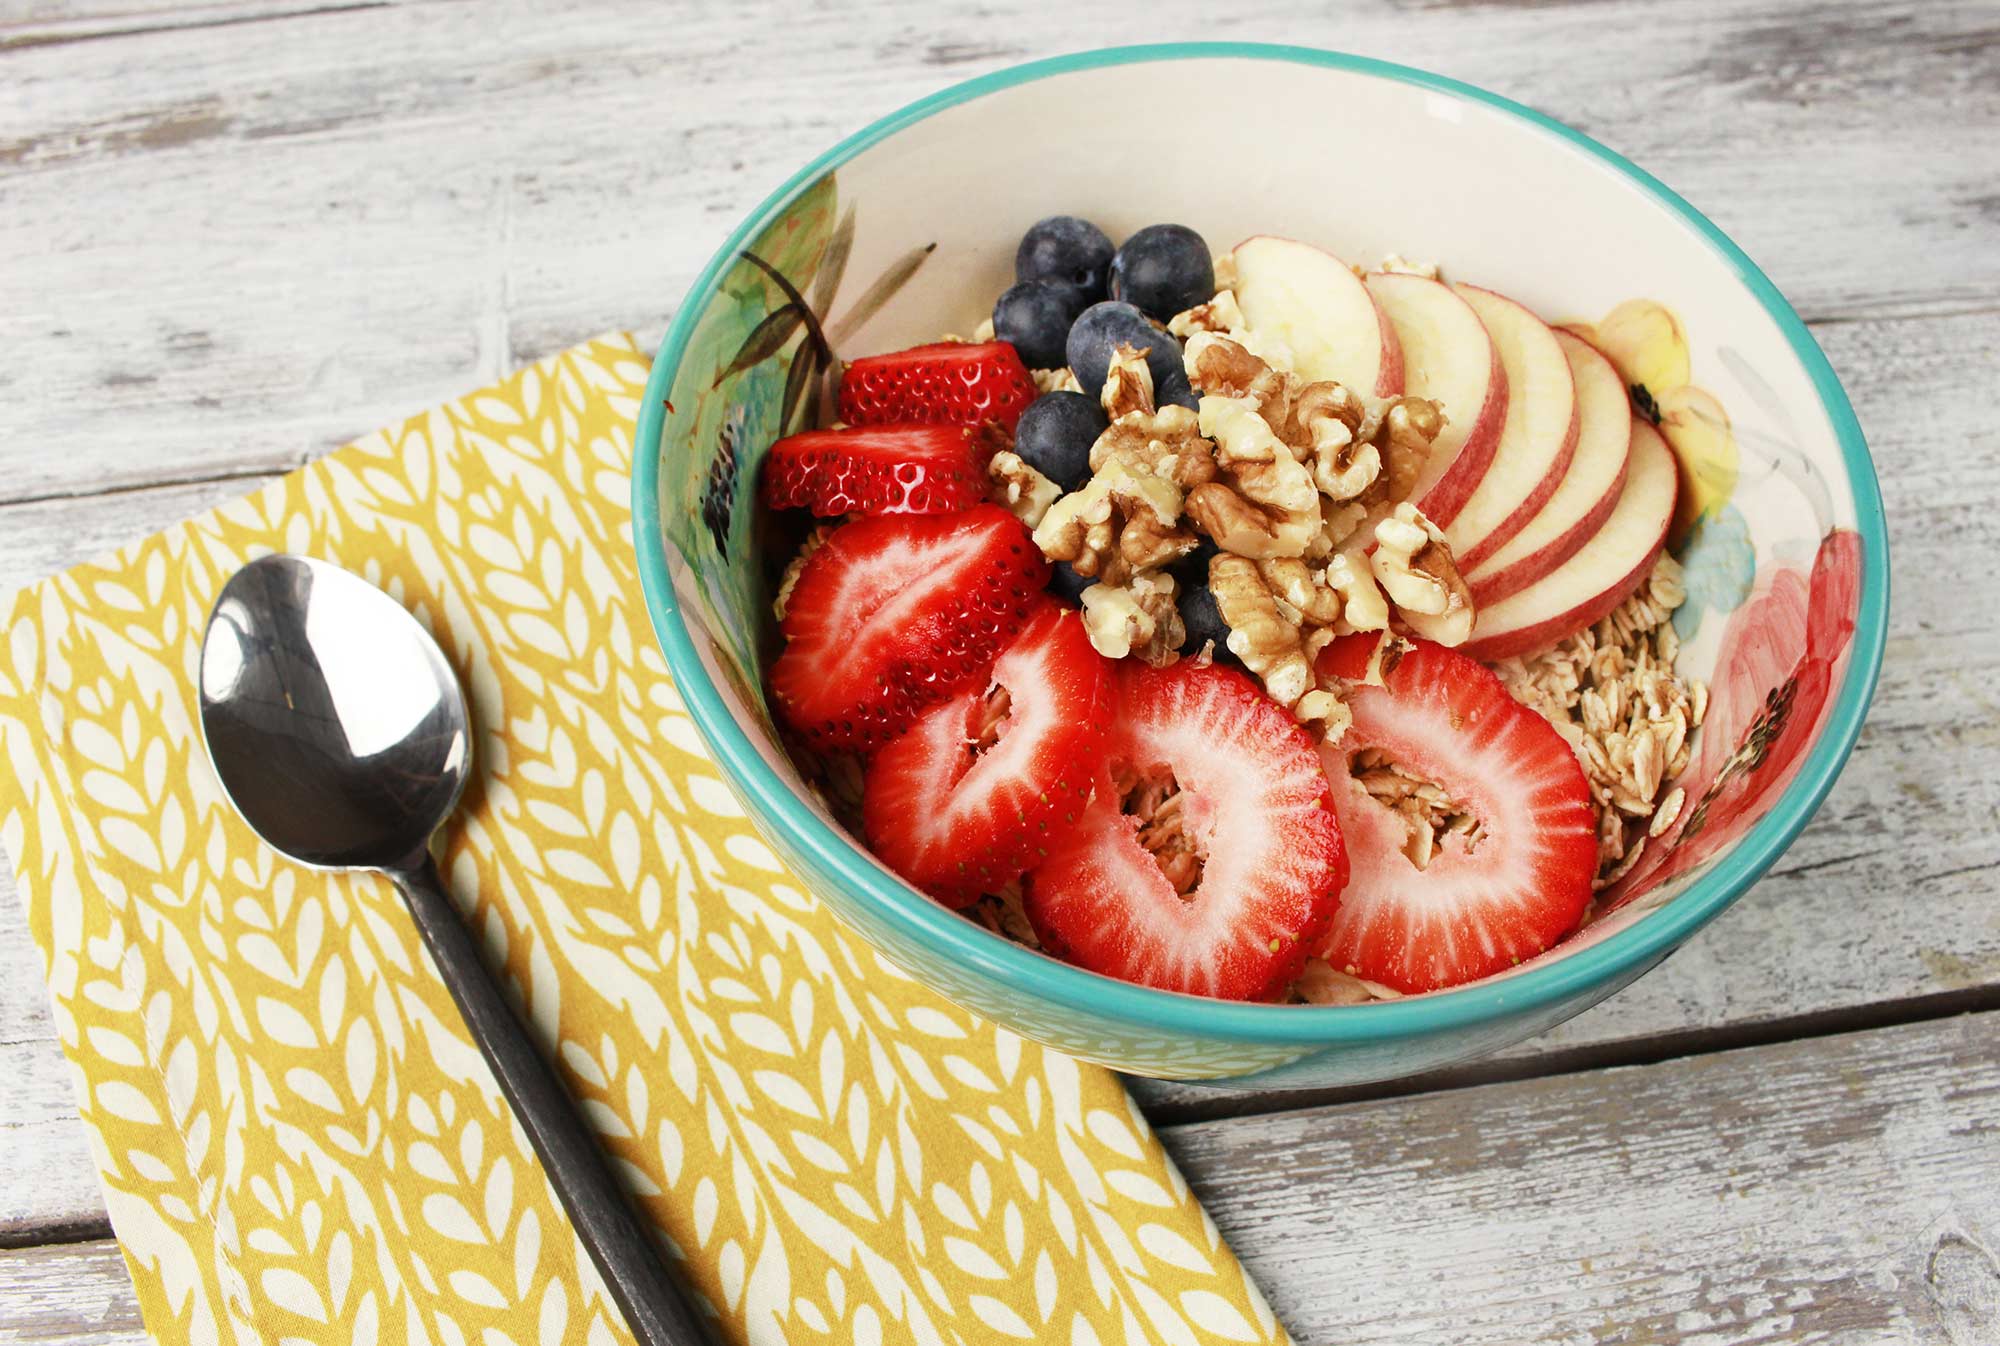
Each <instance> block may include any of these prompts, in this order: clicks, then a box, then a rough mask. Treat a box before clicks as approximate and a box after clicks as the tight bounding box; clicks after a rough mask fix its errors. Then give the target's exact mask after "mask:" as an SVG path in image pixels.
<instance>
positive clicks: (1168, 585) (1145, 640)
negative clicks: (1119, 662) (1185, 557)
mask: <svg viewBox="0 0 2000 1346" xmlns="http://www.w3.org/2000/svg"><path fill="white" fill-rule="evenodd" d="M1177 587H1178V586H1177V585H1176V584H1175V582H1174V577H1173V576H1172V575H1169V574H1166V573H1165V572H1164V571H1149V572H1145V573H1141V574H1135V575H1133V576H1131V577H1130V578H1129V579H1128V580H1126V581H1125V582H1124V583H1122V584H1106V583H1102V582H1100V583H1097V584H1093V585H1091V586H1090V587H1089V588H1088V589H1085V590H1084V591H1083V629H1084V631H1085V632H1086V633H1088V634H1089V636H1090V643H1091V645H1092V647H1093V648H1095V649H1096V650H1097V652H1098V653H1099V654H1101V655H1103V656H1104V657H1105V658H1107V659H1123V658H1124V657H1125V656H1126V655H1128V654H1136V655H1138V656H1139V657H1140V658H1141V659H1144V660H1145V661H1146V662H1147V663H1149V664H1151V665H1153V666H1154V667H1156V668H1159V667H1163V666H1165V665H1167V664H1171V663H1173V662H1174V660H1175V658H1176V657H1177V654H1176V651H1178V650H1179V649H1180V647H1181V643H1182V642H1183V641H1185V640H1186V639H1187V628H1186V627H1185V626H1184V625H1182V623H1181V613H1180V607H1179V606H1178V605H1177V604H1176V603H1175V602H1174V596H1175V592H1176V589H1177Z"/></svg>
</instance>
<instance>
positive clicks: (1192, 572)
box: [1167, 537, 1222, 590]
mask: <svg viewBox="0 0 2000 1346" xmlns="http://www.w3.org/2000/svg"><path fill="white" fill-rule="evenodd" d="M1221 550H1222V548H1220V547H1218V546H1216V545H1215V543H1214V541H1213V540H1211V539H1209V538H1205V537H1204V538H1200V539H1198V540H1197V541H1196V542H1195V547H1194V550H1193V551H1191V552H1189V553H1188V554H1187V555H1186V556H1182V557H1179V558H1178V559H1176V560H1173V561H1169V562H1168V563H1167V573H1168V574H1170V575H1172V576H1173V577H1174V578H1175V579H1177V580H1179V581H1180V585H1181V588H1182V589H1183V590H1186V589H1190V588H1193V587H1194V586H1195V585H1198V584H1203V585H1205V584H1207V583H1208V561H1209V558H1210V557H1211V556H1214V555H1215V554H1216V553H1217V552H1219V551H1221Z"/></svg>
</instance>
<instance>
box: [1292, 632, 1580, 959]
mask: <svg viewBox="0 0 2000 1346" xmlns="http://www.w3.org/2000/svg"><path fill="white" fill-rule="evenodd" d="M1377 643H1378V642H1377V640H1376V638H1375V637H1374V636H1371V635H1355V636H1346V637H1343V638H1342V639H1340V640H1337V641H1335V642H1334V643H1333V644H1332V645H1330V646H1328V647H1327V649H1326V650H1325V651H1324V652H1323V653H1322V654H1321V655H1320V659H1319V671H1320V672H1321V673H1322V674H1323V675H1326V676H1330V677H1339V678H1347V679H1359V678H1361V677H1363V676H1364V674H1365V673H1366V671H1367V666H1368V664H1369V661H1370V659H1371V658H1372V657H1373V656H1374V655H1375V652H1376V647H1377ZM1398 654H1400V658H1398V657H1396V656H1397V655H1398ZM1380 670H1381V672H1380V678H1381V682H1382V684H1383V685H1380V686H1375V685H1369V684H1367V683H1363V682H1359V681H1357V682H1354V683H1353V684H1352V685H1351V686H1350V688H1349V690H1348V694H1347V705H1348V709H1349V710H1350V711H1352V712H1353V715H1354V723H1353V725H1352V726H1351V727H1350V728H1349V729H1348V730H1347V732H1346V733H1345V734H1343V735H1342V736H1341V738H1340V740H1339V741H1338V742H1337V743H1328V744H1325V745H1324V746H1322V747H1321V749H1320V752H1321V755H1322V756H1323V757H1324V758H1325V761H1326V773H1327V776H1328V777H1329V778H1330V780H1331V782H1332V785H1333V799H1334V808H1335V810H1336V811H1337V812H1338V814H1339V816H1340V831H1341V835H1342V836H1343V837H1345V838H1346V839H1347V850H1348V854H1349V856H1350V857H1351V858H1352V861H1353V865H1354V877H1353V880H1352V882H1350V883H1349V884H1348V887H1347V893H1346V895H1345V896H1344V897H1343V898H1342V899H1341V904H1340V910H1339V912H1338V913H1336V914H1335V916H1334V918H1333V925H1332V928H1331V929H1329V930H1328V931H1327V936H1326V939H1325V941H1324V943H1323V944H1322V946H1321V950H1320V952H1321V956H1322V957H1324V958H1325V959H1326V960H1327V961H1328V962H1329V963H1331V964H1333V965H1334V966H1335V967H1337V968H1340V969H1342V970H1344V971H1348V972H1352V973H1354V974H1355V975H1356V976H1360V977H1364V978H1366V979H1368V980H1369V981H1377V982H1381V983H1383V984H1384V985H1386V986H1393V987H1395V988H1396V989H1397V990H1399V991H1407V992H1418V991H1436V990H1440V989H1442V988H1444V987H1447V986H1458V985H1461V984H1463V983H1465V982H1469V981H1472V980H1474V979H1475V978H1478V977H1484V976H1487V975H1489V974H1491V973H1494V972H1498V971H1500V970H1502V969H1503V968H1507V967H1510V966H1512V965H1513V964H1515V963H1518V962H1521V961H1522V960H1523V959H1527V958H1533V957H1534V956H1535V955H1536V954H1538V953H1541V952H1542V951H1543V950H1544V949H1547V948H1548V947H1549V946H1550V945H1552V944H1554V943H1555V942H1556V941H1557V940H1558V939H1560V938H1562V937H1563V936H1564V935H1566V934H1568V933H1569V932H1570V930H1571V929H1572V928H1573V927H1574V926H1575V925H1576V922H1577V919H1578V918H1579V917H1580V916H1582V914H1583V908H1584V905H1585V904H1586V903H1588V902H1589V901H1590V881H1591V879H1592V878H1593V877H1594V876H1595V875H1596V872H1597V829H1596V823H1595V819H1594V817H1593V815H1592V813H1591V809H1590V787H1589V785H1588V784H1587V783H1586V782H1585V780H1584V777H1583V768H1582V767H1581V766H1579V765H1578V764H1577V760H1576V755H1575V754H1574V753H1573V752H1571V751H1570V747H1569V744H1567V743H1566V742H1564V741H1563V738H1562V735H1560V734H1558V733H1557V732H1556V731H1555V728H1554V726H1552V725H1551V724H1550V723H1549V722H1548V721H1547V720H1545V719H1543V718H1542V717H1541V716H1540V715H1538V714H1536V713H1535V712H1534V711H1532V710H1530V709H1528V708H1527V707H1526V706H1524V705H1522V704H1521V703H1520V702H1518V701H1516V700H1515V699H1514V698H1513V697H1511V696H1509V695H1508V694H1507V689H1506V688H1505V687H1504V686H1502V685H1501V683H1500V679H1499V678H1497V677H1495V676H1494V675H1493V673H1492V671H1491V670H1490V669H1488V668H1486V667H1485V666H1484V665H1482V664H1479V663H1477V662H1475V661H1473V660H1471V659H1468V658H1466V657H1465V656H1464V655H1462V654H1458V653H1456V652H1454V651H1452V650H1448V649H1446V648H1444V647H1443V646H1442V645H1435V644H1432V643H1431V642H1430V641H1427V640H1419V641H1416V642H1414V643H1413V644H1412V645H1411V646H1410V647H1409V648H1408V649H1406V650H1398V649H1396V648H1393V647H1392V648H1391V649H1389V650H1388V651H1386V652H1385V654H1384V656H1383V657H1382V658H1381V659H1380ZM1367 748H1373V749H1375V750H1377V751H1378V752H1380V753H1382V754H1384V755H1386V756H1387V757H1388V758H1389V759H1390V760H1391V761H1394V762H1395V763H1397V764H1398V765H1399V766H1401V767H1402V768H1403V769H1404V771H1405V772H1406V773H1409V774H1414V775H1417V776H1421V777H1423V778H1425V779H1426V780H1430V781H1434V782H1436V783H1437V784H1438V785H1440V786H1441V787H1443V789H1444V792H1445V793H1446V794H1447V795H1449V796H1450V797H1451V798H1452V799H1453V800H1454V801H1455V802H1456V803H1457V805H1458V806H1459V808H1460V809H1461V810H1462V811H1464V812H1466V813H1470V814H1472V815H1473V816H1475V817H1476V818H1478V819H1479V823H1480V825H1479V827H1478V828H1477V829H1475V832H1474V833H1473V834H1472V835H1473V837H1474V839H1473V840H1472V841H1471V842H1470V843H1468V841H1467V837H1466V834H1463V833H1456V832H1447V833H1446V834H1445V835H1444V836H1443V837H1442V838H1441V839H1440V840H1439V841H1438V842H1437V845H1436V849H1435V851H1434V852H1433V853H1432V854H1431V856H1430V858H1429V861H1428V862H1427V864H1426V865H1425V867H1424V868H1422V869H1419V868H1418V867H1417V866H1416V864H1415V863H1414V862H1412V860H1411V859H1410V857H1409V856H1408V855H1407V854H1406V853H1405V850H1404V847H1405V844H1406V842H1407V840H1408V837H1409V832H1408V828H1407V827H1406V826H1405V824H1404V822H1403V820H1402V818H1401V817H1400V816H1399V815H1397V814H1396V813H1394V812H1392V811H1390V810H1389V808H1388V807H1386V806H1385V805H1383V804H1381V803H1378V802H1377V801H1376V800H1375V799H1374V798H1373V797H1372V796H1371V795H1369V793H1368V792H1367V791H1366V790H1365V789H1363V788H1362V786H1361V784H1360V782H1358V781H1356V780H1355V779H1354V776H1353V774H1352V771H1351V769H1350V762H1351V759H1352V758H1353V756H1354V754H1356V753H1358V752H1360V751H1362V750H1363V749H1367Z"/></svg>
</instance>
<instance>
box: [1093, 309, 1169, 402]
mask: <svg viewBox="0 0 2000 1346" xmlns="http://www.w3.org/2000/svg"><path fill="white" fill-rule="evenodd" d="M1120 346H1134V347H1137V348H1140V349H1142V350H1145V351H1146V368H1147V369H1148V370H1149V371H1151V373H1152V375H1153V386H1154V387H1155V388H1159V387H1163V386H1165V385H1166V384H1167V383H1169V382H1170V381H1171V380H1172V378H1173V376H1174V375H1175V374H1179V375H1180V376H1181V378H1182V380H1183V381H1185V380H1186V378H1187V373H1186V371H1185V370H1183V369H1182V368H1181V343H1180V342H1178V341H1176V340H1175V339H1174V334H1173V333H1171V332H1169V331H1168V330H1167V329H1166V328H1164V327H1161V326H1160V325H1159V324H1158V323H1154V322H1151V321H1149V320H1148V319H1147V317H1146V315H1145V314H1143V313H1141V312H1140V311H1139V310H1138V309H1136V308H1133V307H1132V306H1131V305H1130V304H1121V303H1119V302H1117V301H1116V300H1112V299H1107V300H1105V301H1104V302H1103V303H1101V304H1092V305H1091V306H1090V307H1089V308H1087V309H1085V310H1084V311H1083V312H1082V313H1080V314H1078V315H1077V319H1076V322H1075V323H1074V324H1073V325H1072V326H1071V327H1070V329H1069V342H1068V344H1067V346H1066V348H1065V350H1066V354H1067V355H1068V356H1069V367H1070V371H1071V372H1072V373H1074V374H1075V375H1076V381H1077V385H1078V386H1079V387H1081V388H1082V389H1083V390H1084V391H1085V392H1087V393H1090V394H1092V395H1093V396H1094V395H1096V394H1097V393H1100V392H1102V391H1103V389H1104V376H1105V375H1106V374H1108V373H1109V372H1111V356H1112V353H1113V352H1115V351H1116V350H1117V349H1118V348H1119V347H1120Z"/></svg>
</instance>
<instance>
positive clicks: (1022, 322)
mask: <svg viewBox="0 0 2000 1346" xmlns="http://www.w3.org/2000/svg"><path fill="white" fill-rule="evenodd" d="M1083 307H1084V301H1083V299H1082V297H1081V296H1080V295H1079V294H1078V293H1077V291H1075V290H1074V289H1072V288H1070V287H1069V286H1068V285H1064V284H1062V283H1060V282H1057V281H1049V280H1028V281H1022V282H1021V283H1020V284H1019V285H1016V286H1013V287H1012V288H1011V289H1009V290H1008V291H1007V292H1006V293H1005V294H1003V295H1001V296H1000V299H999V302H997V303H995V304H994V305H993V335H994V336H996V337H999V338H1000V339H1001V340H1002V341H1011V342H1012V343H1014V349H1015V350H1017V351H1019V352H1020V354H1021V359H1022V360H1023V361H1024V362H1025V363H1026V364H1027V366H1028V368H1030V369H1060V368H1062V366H1063V364H1064V363H1065V357H1064V355H1063V343H1064V342H1065V341H1067V340H1068V339H1069V325H1070V324H1071V323H1073V322H1075V321H1076V315H1077V314H1078V313H1080V312H1082V311H1083Z"/></svg>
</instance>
